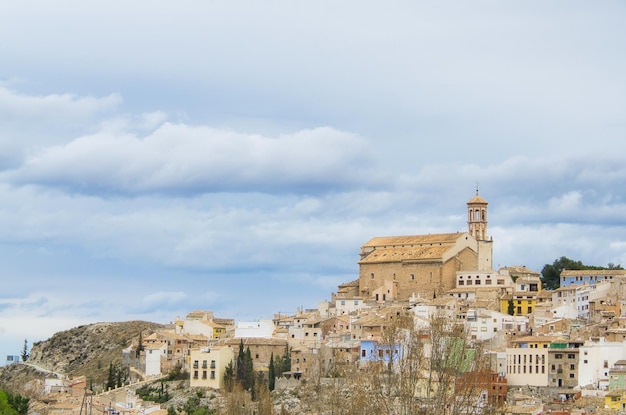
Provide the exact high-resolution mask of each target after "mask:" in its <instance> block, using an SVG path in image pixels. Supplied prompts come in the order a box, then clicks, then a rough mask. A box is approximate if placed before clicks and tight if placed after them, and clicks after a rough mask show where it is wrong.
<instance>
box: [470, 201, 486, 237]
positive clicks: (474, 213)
mask: <svg viewBox="0 0 626 415" xmlns="http://www.w3.org/2000/svg"><path fill="white" fill-rule="evenodd" d="M487 205H488V203H487V201H486V200H485V199H483V198H482V197H480V196H479V195H478V189H476V196H474V197H473V198H471V199H470V201H469V202H467V225H468V232H469V234H470V235H472V236H473V237H474V239H476V240H477V241H486V240H487V239H488V238H487Z"/></svg>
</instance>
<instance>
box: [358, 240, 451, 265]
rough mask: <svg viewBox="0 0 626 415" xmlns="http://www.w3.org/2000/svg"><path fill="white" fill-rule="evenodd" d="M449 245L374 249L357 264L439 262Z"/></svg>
mask: <svg viewBox="0 0 626 415" xmlns="http://www.w3.org/2000/svg"><path fill="white" fill-rule="evenodd" d="M450 248H451V246H450V245H443V246H439V245H437V246H426V247H401V248H391V247H390V248H376V249H375V250H374V251H372V252H371V253H370V254H369V255H367V256H366V257H365V258H363V259H362V260H360V261H359V264H364V263H377V262H401V261H411V260H441V259H442V258H443V254H444V253H445V252H446V251H448V250H449V249H450Z"/></svg>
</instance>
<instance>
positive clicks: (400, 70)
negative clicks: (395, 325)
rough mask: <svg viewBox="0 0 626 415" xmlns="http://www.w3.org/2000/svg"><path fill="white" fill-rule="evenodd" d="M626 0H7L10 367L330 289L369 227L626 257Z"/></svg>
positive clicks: (347, 271)
mask: <svg viewBox="0 0 626 415" xmlns="http://www.w3.org/2000/svg"><path fill="white" fill-rule="evenodd" d="M625 18H626V4H625V3H624V2H622V1H610V0H607V1H603V2H589V1H577V0H567V1H565V0H562V1H558V0H557V1H551V2H545V1H540V0H524V1H507V2H502V1H482V0H477V1H471V2H465V1H446V0H444V1H424V0H417V1H416V0H410V1H409V0H407V1H402V0H398V1H389V2H374V1H368V0H359V1H353V0H346V1H342V2H336V1H325V0H321V1H285V0H266V1H263V2H258V1H242V0H232V1H217V0H215V1H204V0H203V1H199V0H197V1H196V0H181V1H177V2H172V1H163V0H150V1H142V0H136V1H132V2H127V1H119V0H107V1H93V2H77V1H67V0H59V1H55V2H43V1H32V0H24V1H20V2H1V3H0V51H1V53H0V63H1V64H0V200H1V201H2V202H1V204H0V261H1V263H2V268H1V270H0V275H1V276H2V277H1V280H2V290H1V291H0V363H2V362H4V360H5V359H4V356H5V355H7V354H20V353H21V351H22V349H23V345H24V340H27V341H28V344H29V345H32V344H33V343H34V342H37V341H41V340H45V339H47V338H49V337H50V336H51V335H52V334H54V333H55V332H57V331H61V330H66V329H70V328H73V327H76V326H78V325H82V324H89V323H95V322H106V321H127V320H146V321H153V322H157V323H169V322H171V321H173V320H175V319H176V318H177V317H183V316H184V315H185V314H187V313H188V312H190V311H193V310H198V309H202V310H213V311H214V312H215V315H216V316H218V317H228V318H234V319H235V320H237V321H242V320H246V321H249V320H258V319H264V318H271V317H272V316H273V314H274V313H290V314H293V313H295V312H296V309H297V308H298V307H303V308H315V307H317V304H318V302H320V301H323V300H328V299H330V296H331V293H332V292H335V291H336V290H337V285H338V284H341V283H344V282H349V281H352V280H354V279H357V278H358V264H357V260H358V258H359V255H358V254H359V249H360V246H361V245H363V244H364V243H365V242H367V241H368V240H369V239H371V238H372V237H375V236H392V235H411V234H424V233H447V232H457V231H465V230H467V214H466V209H467V206H466V202H467V201H468V200H469V199H470V198H471V197H473V196H474V194H475V192H476V188H477V186H478V188H479V191H480V195H481V196H482V197H483V198H484V199H486V200H487V201H488V202H489V234H490V235H491V236H492V237H493V240H494V266H495V267H496V268H498V267H504V266H513V265H526V266H527V267H529V268H531V269H533V270H536V271H541V268H542V267H543V266H544V265H545V264H547V263H552V262H553V261H554V260H555V259H557V258H559V257H561V256H567V257H569V258H571V259H575V260H581V261H582V262H583V263H585V264H589V265H601V266H606V265H607V264H609V263H614V264H622V265H626V215H625V213H626V200H625V197H626V186H625V185H626V76H624V74H626V25H624V21H625Z"/></svg>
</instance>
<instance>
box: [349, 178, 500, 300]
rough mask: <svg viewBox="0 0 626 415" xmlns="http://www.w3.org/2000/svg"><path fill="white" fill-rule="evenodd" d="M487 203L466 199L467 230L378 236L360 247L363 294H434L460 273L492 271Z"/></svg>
mask: <svg viewBox="0 0 626 415" xmlns="http://www.w3.org/2000/svg"><path fill="white" fill-rule="evenodd" d="M487 205H488V203H487V201H485V200H484V199H483V198H482V197H480V196H479V195H478V190H476V195H475V196H474V197H472V198H471V199H470V200H469V201H468V202H467V224H468V230H467V232H456V233H442V234H428V235H412V236H379V237H375V238H372V239H370V240H369V241H367V242H366V243H365V244H364V245H363V246H362V247H361V253H360V256H361V258H360V260H359V261H358V264H359V295H360V296H362V297H363V298H364V299H371V300H375V301H378V302H384V301H393V300H407V299H409V298H410V297H411V296H413V295H416V296H420V297H421V298H433V297H434V296H438V295H441V294H443V293H444V292H446V291H448V290H450V289H453V288H455V286H456V273H457V272H458V271H473V270H479V271H489V270H491V269H492V255H493V240H492V239H491V238H489V237H488V236H487Z"/></svg>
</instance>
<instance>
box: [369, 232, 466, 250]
mask: <svg viewBox="0 0 626 415" xmlns="http://www.w3.org/2000/svg"><path fill="white" fill-rule="evenodd" d="M461 235H463V234H462V233H460V232H457V233H440V234H428V235H408V236H378V237H375V238H372V239H370V240H369V241H368V242H366V243H365V244H364V245H363V247H379V246H398V245H419V244H439V243H446V244H451V243H454V242H455V241H456V240H457V239H458V238H459V237H460V236H461Z"/></svg>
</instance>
